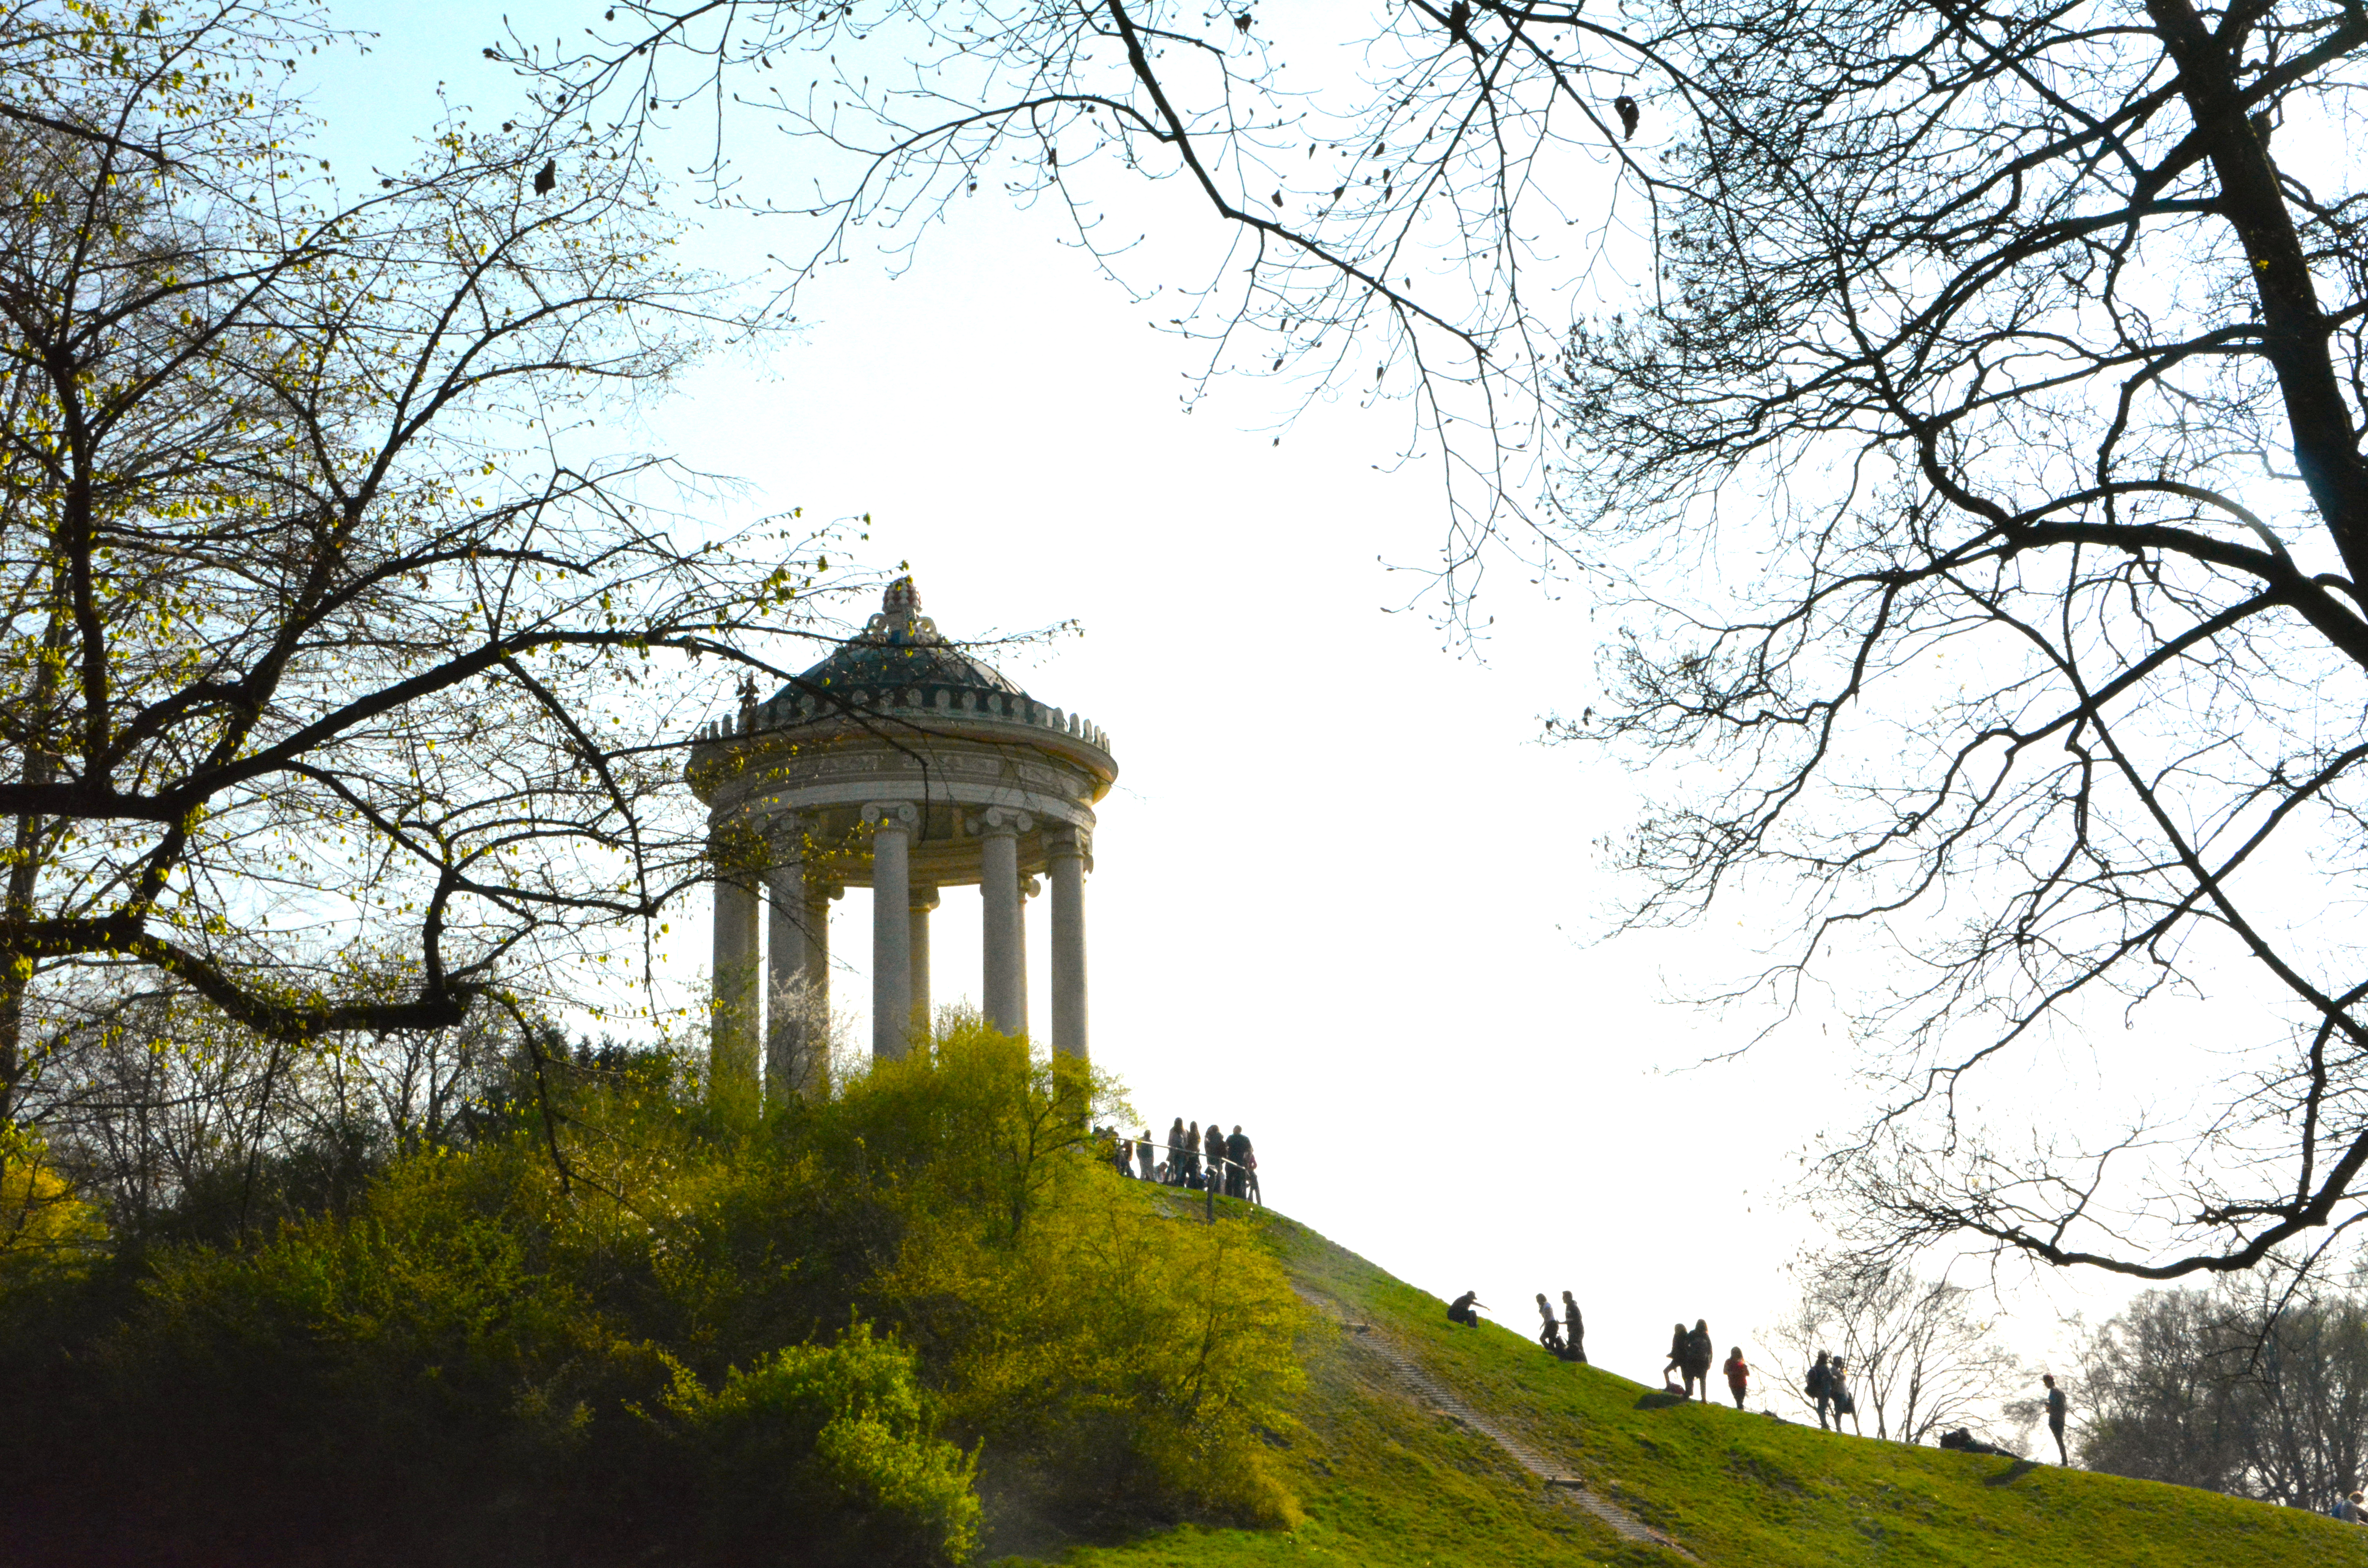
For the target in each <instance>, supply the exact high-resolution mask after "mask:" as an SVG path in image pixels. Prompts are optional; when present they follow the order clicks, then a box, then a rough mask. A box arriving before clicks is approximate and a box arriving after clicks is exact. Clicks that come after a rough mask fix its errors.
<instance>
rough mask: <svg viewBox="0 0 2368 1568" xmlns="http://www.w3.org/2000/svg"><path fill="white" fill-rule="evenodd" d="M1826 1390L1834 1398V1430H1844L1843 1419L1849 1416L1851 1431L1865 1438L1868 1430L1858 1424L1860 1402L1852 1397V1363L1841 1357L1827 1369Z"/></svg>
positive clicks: (1836, 1358)
mask: <svg viewBox="0 0 2368 1568" xmlns="http://www.w3.org/2000/svg"><path fill="white" fill-rule="evenodd" d="M1826 1388H1827V1392H1830V1393H1831V1394H1832V1395H1833V1396H1834V1430H1835V1431H1837V1432H1839V1431H1840V1430H1841V1429H1842V1417H1843V1416H1845V1415H1847V1416H1849V1417H1850V1430H1851V1431H1853V1432H1855V1433H1857V1434H1858V1435H1859V1436H1860V1437H1865V1436H1866V1429H1865V1428H1864V1427H1862V1426H1860V1425H1859V1424H1858V1401H1856V1400H1854V1399H1852V1398H1851V1397H1850V1363H1849V1362H1848V1361H1845V1360H1843V1359H1842V1358H1840V1357H1839V1356H1837V1357H1835V1358H1834V1363H1833V1365H1832V1366H1830V1367H1828V1368H1827V1369H1826Z"/></svg>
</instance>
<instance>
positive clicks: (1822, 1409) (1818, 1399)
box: [1801, 1350, 1834, 1431]
mask: <svg viewBox="0 0 2368 1568" xmlns="http://www.w3.org/2000/svg"><path fill="white" fill-rule="evenodd" d="M1801 1392H1804V1393H1805V1394H1807V1395H1808V1396H1809V1400H1810V1403H1813V1404H1815V1405H1816V1407H1817V1426H1818V1429H1819V1430H1821V1431H1822V1430H1823V1429H1824V1427H1825V1425H1826V1410H1827V1407H1828V1406H1829V1405H1831V1404H1832V1403H1833V1402H1834V1369H1833V1366H1832V1357H1831V1356H1829V1355H1828V1354H1827V1352H1825V1351H1823V1350H1820V1351H1818V1352H1817V1359H1816V1362H1815V1363H1814V1364H1813V1365H1812V1366H1811V1367H1810V1368H1809V1375H1808V1377H1807V1378H1806V1379H1805V1380H1804V1381H1803V1382H1802V1384H1801Z"/></svg>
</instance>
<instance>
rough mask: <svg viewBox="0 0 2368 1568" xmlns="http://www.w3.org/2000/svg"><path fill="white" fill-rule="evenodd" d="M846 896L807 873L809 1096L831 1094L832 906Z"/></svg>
mask: <svg viewBox="0 0 2368 1568" xmlns="http://www.w3.org/2000/svg"><path fill="white" fill-rule="evenodd" d="M846 896H847V889H846V888H844V887H842V886H840V885H839V884H838V883H837V882H826V881H823V880H822V879H821V877H820V876H819V875H818V874H816V873H815V872H814V871H813V870H809V871H808V872H807V873H806V923H805V937H806V963H807V966H808V968H807V971H806V974H807V987H806V1020H807V1024H808V1026H809V1027H810V1028H813V1029H814V1031H815V1033H814V1051H813V1056H812V1061H813V1063H814V1076H813V1078H812V1080H811V1081H810V1083H809V1085H808V1088H807V1092H808V1093H809V1094H813V1095H816V1096H821V1095H826V1094H828V1093H829V1092H830V905H831V901H832V900H834V899H839V898H844V897H846Z"/></svg>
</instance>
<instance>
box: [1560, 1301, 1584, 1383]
mask: <svg viewBox="0 0 2368 1568" xmlns="http://www.w3.org/2000/svg"><path fill="white" fill-rule="evenodd" d="M1562 1326H1563V1332H1564V1333H1565V1334H1567V1335H1569V1336H1570V1358H1571V1359H1572V1360H1574V1361H1576V1362H1577V1363H1578V1364H1579V1365H1580V1366H1582V1367H1584V1366H1586V1365H1587V1320H1586V1319H1584V1318H1582V1317H1580V1316H1579V1315H1578V1303H1577V1301H1573V1300H1572V1299H1571V1294H1570V1292H1569V1291H1567V1290H1565V1291H1564V1292H1563V1293H1562Z"/></svg>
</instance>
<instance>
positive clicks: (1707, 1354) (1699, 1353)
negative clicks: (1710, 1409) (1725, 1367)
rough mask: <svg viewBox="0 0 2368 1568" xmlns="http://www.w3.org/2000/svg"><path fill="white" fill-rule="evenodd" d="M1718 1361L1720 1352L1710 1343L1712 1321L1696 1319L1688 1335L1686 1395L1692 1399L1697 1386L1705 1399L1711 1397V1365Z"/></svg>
mask: <svg viewBox="0 0 2368 1568" xmlns="http://www.w3.org/2000/svg"><path fill="white" fill-rule="evenodd" d="M1717 1359H1718V1352H1717V1350H1716V1349H1714V1348H1713V1346H1712V1345H1711V1342H1710V1320H1709V1319H1708V1318H1696V1319H1695V1320H1694V1328H1693V1332H1692V1333H1691V1334H1689V1335H1686V1393H1687V1396H1688V1397H1689V1398H1691V1397H1692V1396H1693V1394H1694V1393H1695V1392H1696V1389H1697V1386H1699V1388H1700V1392H1701V1395H1702V1398H1703V1399H1708V1398H1709V1397H1710V1365H1711V1363H1712V1362H1713V1361H1715V1360H1717Z"/></svg>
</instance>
